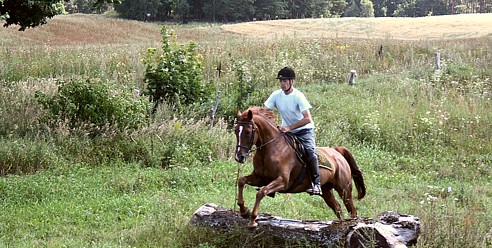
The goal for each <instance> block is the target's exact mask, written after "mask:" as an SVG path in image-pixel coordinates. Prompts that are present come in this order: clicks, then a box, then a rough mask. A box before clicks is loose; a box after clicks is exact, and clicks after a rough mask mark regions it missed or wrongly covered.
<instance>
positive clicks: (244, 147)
mask: <svg viewBox="0 0 492 248" xmlns="http://www.w3.org/2000/svg"><path fill="white" fill-rule="evenodd" d="M236 125H251V127H252V130H253V131H252V134H251V139H250V143H251V146H250V147H247V146H243V145H239V144H238V145H236V148H243V149H246V150H247V152H246V155H245V156H246V157H248V156H249V155H250V154H251V153H252V152H254V151H256V150H260V149H261V148H262V147H264V146H266V145H268V144H270V143H272V142H273V141H275V140H276V139H277V138H278V137H280V136H282V135H284V133H283V132H280V135H278V136H277V137H275V138H273V139H271V140H269V141H267V142H265V143H264V144H261V145H260V146H256V148H254V149H253V145H254V141H255V132H256V128H255V126H256V125H255V122H254V121H237V122H236ZM238 139H239V137H238Z"/></svg>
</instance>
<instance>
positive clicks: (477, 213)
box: [0, 17, 492, 247]
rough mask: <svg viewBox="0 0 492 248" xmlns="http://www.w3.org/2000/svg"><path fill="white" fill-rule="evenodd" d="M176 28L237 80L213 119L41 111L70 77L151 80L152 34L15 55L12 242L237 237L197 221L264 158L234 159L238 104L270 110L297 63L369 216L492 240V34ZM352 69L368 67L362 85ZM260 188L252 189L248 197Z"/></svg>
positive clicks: (7, 234)
mask: <svg viewBox="0 0 492 248" xmlns="http://www.w3.org/2000/svg"><path fill="white" fill-rule="evenodd" d="M78 18H79V17H78ZM175 28H176V31H177V35H178V39H182V40H187V39H193V40H195V42H196V43H197V45H198V48H199V52H200V53H201V54H202V55H203V56H204V58H205V60H204V80H206V81H207V82H210V83H211V84H214V85H215V86H216V87H217V89H219V90H220V91H222V99H221V102H220V104H219V109H218V114H217V115H218V116H219V118H218V120H217V119H216V120H215V125H214V127H212V128H211V127H210V126H209V125H210V120H209V119H206V118H198V117H199V116H203V111H208V110H207V109H206V110H203V109H202V110H200V111H201V112H195V111H191V110H190V111H189V112H188V113H173V112H172V111H171V109H172V108H169V107H167V106H165V105H163V106H162V107H161V108H160V109H159V110H158V111H157V114H156V116H155V117H154V118H153V119H149V121H148V124H147V125H146V127H145V128H143V129H140V130H136V131H135V130H133V131H132V130H124V131H117V130H107V131H106V133H103V134H102V135H100V136H97V137H93V136H89V135H87V133H85V132H84V130H83V129H80V130H74V129H71V128H69V127H68V126H64V125H63V123H61V124H60V125H59V126H57V127H53V126H48V125H46V123H42V122H39V117H40V116H41V115H42V114H43V110H42V108H41V106H39V104H37V103H36V102H35V100H34V93H35V92H36V91H37V90H43V91H44V92H52V93H53V94H54V93H56V84H55V79H65V80H67V79H71V78H98V79H102V80H103V81H109V82H113V83H117V84H125V85H129V86H132V87H135V86H136V87H139V88H143V87H145V86H144V85H142V83H141V82H142V76H143V71H144V66H143V64H142V62H141V57H142V54H143V53H144V52H145V50H146V48H147V46H146V45H145V44H143V43H142V41H138V42H135V44H128V45H121V44H119V45H108V44H107V43H105V42H106V41H105V42H101V44H97V42H96V43H92V44H87V45H80V44H78V45H71V46H62V45H59V44H57V45H55V44H39V45H32V44H31V43H18V44H15V46H14V44H10V45H8V46H4V47H3V48H2V49H1V50H0V61H2V63H1V64H0V78H2V82H1V87H0V99H1V100H0V113H1V114H2V118H1V119H0V135H1V140H0V154H2V156H0V157H1V159H0V166H1V170H2V171H1V173H2V175H3V177H2V178H1V179H0V193H1V194H0V195H1V197H0V200H1V201H2V209H1V210H2V211H1V212H2V213H9V215H5V214H2V215H0V225H2V226H5V227H6V229H2V231H1V234H0V245H3V244H6V245H7V246H62V245H68V246H71V245H73V246H161V247H170V246H174V247H179V246H202V247H221V246H225V245H227V244H232V245H234V246H237V244H239V243H234V242H235V241H234V240H231V239H229V238H227V237H222V238H220V237H219V238H214V237H212V236H210V235H203V234H200V232H199V230H195V229H194V228H192V227H189V226H187V225H186V224H184V223H186V222H187V220H188V218H189V217H190V216H191V214H192V213H193V211H194V210H195V209H196V208H198V207H199V206H201V205H202V204H204V203H206V202H215V203H217V204H219V205H221V206H225V207H230V208H233V207H234V200H235V179H236V177H237V173H238V171H239V172H240V173H241V174H243V175H244V174H246V173H248V172H249V171H250V170H251V169H252V166H251V164H250V163H247V164H246V165H244V166H241V167H239V168H238V167H237V166H238V165H237V164H236V163H234V162H233V161H232V153H233V150H234V145H235V137H234V135H233V134H232V131H231V129H230V126H231V124H232V121H233V117H234V114H235V111H236V110H237V108H238V107H241V108H246V107H248V106H250V105H262V103H263V101H264V99H266V98H267V97H268V95H269V94H270V92H272V91H273V90H274V89H277V88H278V83H277V82H276V80H275V79H274V78H275V75H276V72H277V71H278V70H279V69H280V68H282V67H283V66H291V67H293V68H294V69H295V70H296V73H297V74H298V75H299V76H298V80H297V82H296V87H298V88H299V89H301V90H302V91H303V92H304V93H305V94H306V95H307V96H308V99H309V100H310V101H311V103H312V105H313V106H314V108H313V110H312V113H313V117H314V119H315V122H316V126H317V129H316V137H317V143H318V144H319V145H325V146H335V145H345V146H348V147H349V148H350V150H351V151H352V152H353V153H354V155H355V158H356V160H357V162H358V164H359V166H360V167H361V168H362V169H363V171H364V176H365V179H366V181H367V185H368V193H367V198H364V200H362V201H360V202H357V203H356V207H357V209H358V211H359V214H360V215H362V216H369V217H373V216H376V215H377V214H379V213H380V212H382V211H385V210H393V211H397V212H401V213H407V214H413V215H416V216H418V217H420V220H421V223H422V233H421V238H420V239H419V243H418V246H419V247H488V246H490V245H492V236H491V235H492V233H491V231H490V226H491V225H492V219H491V216H492V214H491V211H490V209H491V207H492V191H491V188H492V185H491V183H490V182H491V181H492V180H491V179H492V167H491V166H492V164H491V161H492V157H491V154H492V140H491V138H490V130H492V106H491V97H492V96H491V95H492V83H491V78H492V71H490V69H489V68H491V67H492V47H491V45H490V44H491V43H490V38H482V39H472V40H451V41H449V40H448V41H425V40H422V41H399V40H392V39H381V40H376V39H372V40H358V41H352V40H344V39H307V38H297V37H295V36H294V37H277V36H275V37H263V38H258V37H256V38H251V37H246V36H235V35H231V34H227V33H222V32H221V31H220V28H219V27H218V26H215V25H202V26H199V25H198V26H197V25H196V24H193V25H190V26H175ZM156 30H158V29H156ZM96 31H97V30H93V31H92V32H96ZM157 35H158V34H157ZM95 37H97V36H95ZM2 42H6V41H2ZM381 45H382V46H383V48H384V50H383V51H384V53H383V54H382V56H377V55H376V51H377V49H378V48H379V47H380V46H381ZM152 46H155V45H152ZM437 51H439V52H440V53H441V57H442V69H441V70H440V71H435V70H434V66H435V65H434V62H435V53H436V52H437ZM219 65H220V66H219ZM219 67H220V77H219V74H218V68H219ZM352 69H355V70H357V72H358V75H359V76H358V78H357V81H356V85H355V86H352V87H350V86H348V85H347V80H348V73H349V71H350V70H352ZM206 107H207V108H209V106H208V105H206ZM6 174H7V176H6ZM11 174H18V175H19V176H14V175H11ZM25 174H31V176H24V175H25ZM29 185H34V186H29ZM254 193H255V192H254V190H252V189H247V192H246V194H247V196H246V200H247V204H251V202H252V201H253V199H254ZM260 211H262V212H268V213H271V214H275V215H279V216H282V217H286V218H300V219H322V220H329V219H334V218H335V216H334V214H333V213H331V211H329V209H327V208H326V206H325V205H324V203H323V202H322V200H321V199H319V198H314V197H309V196H305V195H302V194H301V195H281V196H278V197H276V198H274V199H265V200H264V201H263V202H262V207H261V209H260ZM27 213H29V214H27ZM4 230H6V231H4ZM457 233H458V234H459V235H456V234H457ZM236 241H237V240H236ZM221 242H227V243H226V244H224V243H221Z"/></svg>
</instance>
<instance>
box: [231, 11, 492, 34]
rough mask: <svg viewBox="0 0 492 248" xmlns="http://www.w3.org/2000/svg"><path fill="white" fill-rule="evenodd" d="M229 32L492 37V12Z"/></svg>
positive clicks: (258, 26)
mask: <svg viewBox="0 0 492 248" xmlns="http://www.w3.org/2000/svg"><path fill="white" fill-rule="evenodd" d="M222 29H223V30H224V31H227V32H232V33H238V34H243V35H252V36H259V37H261V36H268V37H272V36H281V35H295V36H297V37H324V38H354V39H357V38H383V39H386V38H389V39H402V40H422V39H426V40H439V39H460V38H477V37H483V36H492V14H466V15H449V16H432V17H420V18H352V17H349V18H329V19H294V20H274V21H257V22H247V23H239V24H231V25H223V26H222Z"/></svg>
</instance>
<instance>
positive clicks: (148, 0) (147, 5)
mask: <svg viewBox="0 0 492 248" xmlns="http://www.w3.org/2000/svg"><path fill="white" fill-rule="evenodd" d="M161 4H162V2H161V0H124V1H122V2H121V3H120V4H116V5H115V10H116V11H117V12H118V13H120V14H121V15H122V16H123V17H125V18H128V19H132V20H140V21H147V20H149V19H151V18H155V16H157V14H158V13H159V7H160V6H161Z"/></svg>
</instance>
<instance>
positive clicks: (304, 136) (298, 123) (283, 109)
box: [265, 67, 322, 195]
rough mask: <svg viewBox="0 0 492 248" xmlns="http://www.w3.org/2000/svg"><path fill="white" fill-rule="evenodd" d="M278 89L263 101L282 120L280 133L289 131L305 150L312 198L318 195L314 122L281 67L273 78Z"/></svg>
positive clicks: (288, 72) (291, 75) (289, 72)
mask: <svg viewBox="0 0 492 248" xmlns="http://www.w3.org/2000/svg"><path fill="white" fill-rule="evenodd" d="M277 79H279V80H280V88H281V89H280V90H276V91H274V92H273V93H272V94H271V95H270V97H268V99H267V100H266V101H265V106H266V107H267V108H268V109H274V108H277V110H278V112H279V113H280V117H282V127H280V131H281V132H290V133H292V134H293V135H295V136H296V137H297V138H298V139H299V141H301V142H302V144H303V145H304V148H305V149H306V155H307V158H306V163H307V165H308V166H309V167H310V168H311V171H312V187H311V188H310V189H308V190H307V192H308V193H310V194H312V195H321V194H322V192H321V185H320V179H319V168H318V157H317V156H316V154H315V150H314V149H315V147H316V145H315V139H314V122H313V120H312V118H311V112H310V111H309V109H310V108H312V106H311V104H310V103H309V101H308V100H307V99H306V96H304V94H303V93H302V92H301V91H299V90H297V89H296V88H294V87H293V86H294V82H295V79H296V74H295V72H294V70H292V69H291V68H289V67H284V68H282V69H281V70H280V71H279V72H278V75H277Z"/></svg>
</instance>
